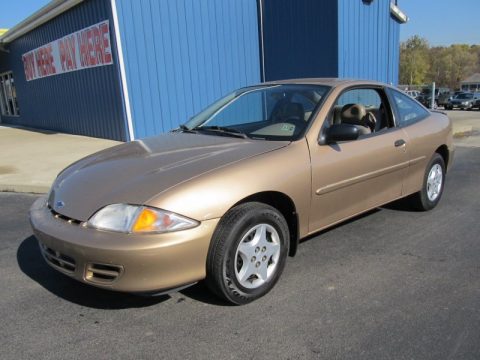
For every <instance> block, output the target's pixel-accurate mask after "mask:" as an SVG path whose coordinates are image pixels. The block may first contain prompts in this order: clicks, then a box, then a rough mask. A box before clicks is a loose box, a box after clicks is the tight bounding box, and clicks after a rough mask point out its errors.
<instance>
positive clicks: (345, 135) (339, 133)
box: [325, 124, 360, 144]
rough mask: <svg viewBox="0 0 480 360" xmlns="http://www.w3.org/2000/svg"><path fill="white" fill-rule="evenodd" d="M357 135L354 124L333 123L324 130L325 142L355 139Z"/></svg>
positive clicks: (358, 133)
mask: <svg viewBox="0 0 480 360" xmlns="http://www.w3.org/2000/svg"><path fill="white" fill-rule="evenodd" d="M359 136H360V132H359V131H358V128H357V127H356V126H355V125H350V124H333V125H331V126H330V127H329V128H328V129H327V130H326V132H325V144H331V143H335V142H337V141H351V140H357V139H358V137H359Z"/></svg>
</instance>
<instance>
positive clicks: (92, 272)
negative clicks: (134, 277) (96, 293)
mask: <svg viewBox="0 0 480 360" xmlns="http://www.w3.org/2000/svg"><path fill="white" fill-rule="evenodd" d="M122 272H123V267H122V266H120V265H107V264H93V263H92V264H88V265H87V267H86V271H85V280H87V281H90V282H92V283H98V284H110V283H112V282H114V281H115V280H117V278H118V277H119V276H120V275H121V274H122Z"/></svg>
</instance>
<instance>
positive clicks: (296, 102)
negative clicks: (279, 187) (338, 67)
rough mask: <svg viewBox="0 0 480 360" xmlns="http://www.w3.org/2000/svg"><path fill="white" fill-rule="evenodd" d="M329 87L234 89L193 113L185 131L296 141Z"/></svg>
mask: <svg viewBox="0 0 480 360" xmlns="http://www.w3.org/2000/svg"><path fill="white" fill-rule="evenodd" d="M329 90H330V87H328V86H322V85H297V84H285V85H262V86H255V87H248V88H243V89H240V90H238V91H236V92H233V93H231V94H229V95H227V96H225V97H224V98H222V99H220V100H218V101H217V102H215V103H214V104H212V105H211V106H209V107H208V108H207V109H205V110H204V111H202V112H201V113H199V114H198V115H196V116H194V117H193V118H192V119H191V120H190V121H189V122H188V123H186V124H185V126H183V127H181V130H184V131H191V130H193V131H197V132H201V133H202V134H204V133H205V134H208V135H218V136H229V135H234V136H236V135H242V136H244V137H249V138H252V139H264V140H287V141H291V140H296V139H298V138H300V137H301V136H302V135H303V134H304V132H305V130H306V128H307V126H308V124H309V123H310V121H311V119H312V117H313V114H314V113H315V110H316V109H317V107H318V106H319V105H320V103H321V102H322V101H323V99H324V97H325V95H326V93H327V92H328V91H329Z"/></svg>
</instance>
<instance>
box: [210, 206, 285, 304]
mask: <svg viewBox="0 0 480 360" xmlns="http://www.w3.org/2000/svg"><path fill="white" fill-rule="evenodd" d="M288 246H289V231H288V225H287V222H286V220H285V218H284V217H283V216H282V214H281V213H280V212H278V211H277V210H276V209H275V208H273V207H271V206H268V205H266V204H262V203H256V202H252V203H246V204H241V205H238V206H236V207H234V208H233V209H231V210H229V211H228V212H227V213H226V214H225V215H224V217H223V218H222V219H221V221H220V223H219V225H218V227H217V229H216V230H215V233H214V235H213V238H212V243H211V246H210V251H209V254H208V257H207V281H206V282H207V285H208V287H209V288H210V289H211V290H212V291H213V292H214V293H215V294H217V295H218V296H219V297H221V298H223V299H225V300H227V301H229V302H231V303H233V304H237V305H241V304H246V303H249V302H251V301H253V300H256V299H258V298H260V297H261V296H263V295H265V294H266V293H268V292H269V291H270V290H271V289H272V288H273V286H274V285H275V283H276V282H277V281H278V279H279V277H280V275H281V273H282V271H283V268H284V267H285V262H286V257H287V254H288Z"/></svg>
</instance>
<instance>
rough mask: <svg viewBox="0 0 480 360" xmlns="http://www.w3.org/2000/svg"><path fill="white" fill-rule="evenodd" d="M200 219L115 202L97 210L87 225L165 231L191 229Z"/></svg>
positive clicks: (113, 229)
mask: <svg viewBox="0 0 480 360" xmlns="http://www.w3.org/2000/svg"><path fill="white" fill-rule="evenodd" d="M198 224H199V223H198V221H195V220H192V219H189V218H186V217H184V216H181V215H178V214H174V213H171V212H168V211H164V210H161V209H156V208H152V207H148V206H138V205H127V204H113V205H108V206H105V207H104V208H102V209H100V210H99V211H97V212H96V213H95V214H94V215H93V216H92V217H91V218H90V219H89V220H88V223H87V225H88V226H90V227H93V228H96V229H100V230H109V231H116V232H122V233H163V232H171V231H178V230H185V229H190V228H192V227H195V226H197V225H198Z"/></svg>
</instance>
